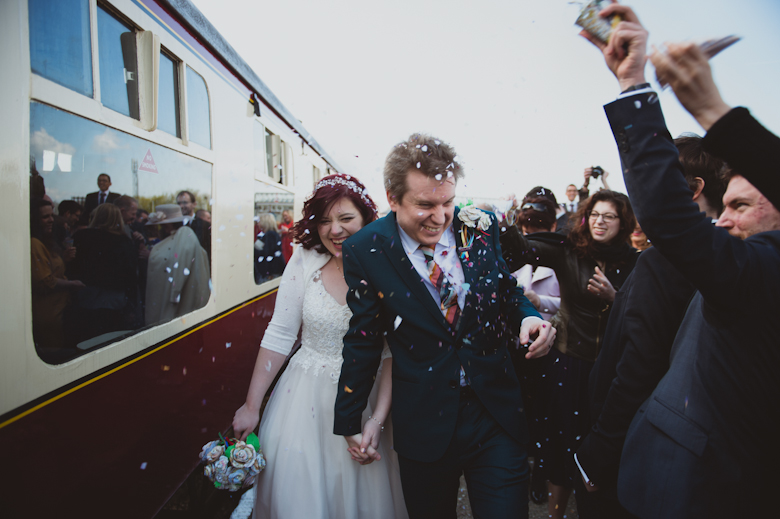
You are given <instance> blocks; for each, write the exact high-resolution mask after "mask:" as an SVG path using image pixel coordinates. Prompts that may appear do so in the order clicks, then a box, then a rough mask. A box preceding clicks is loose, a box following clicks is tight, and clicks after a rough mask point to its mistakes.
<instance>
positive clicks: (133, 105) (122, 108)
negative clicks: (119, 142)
mask: <svg viewBox="0 0 780 519" xmlns="http://www.w3.org/2000/svg"><path fill="white" fill-rule="evenodd" d="M97 21H98V54H99V55H100V61H99V62H100V100H101V102H102V103H103V105H104V106H107V107H109V108H111V109H112V110H115V111H117V112H119V113H121V114H124V115H127V116H129V117H132V118H133V119H139V118H140V116H139V113H138V65H137V61H136V48H135V33H134V32H133V30H132V28H131V27H128V26H127V25H125V24H124V23H122V22H120V21H119V20H118V19H116V18H114V17H113V16H112V15H111V14H109V13H108V12H107V11H106V10H104V9H103V8H102V7H100V6H98V8H97Z"/></svg>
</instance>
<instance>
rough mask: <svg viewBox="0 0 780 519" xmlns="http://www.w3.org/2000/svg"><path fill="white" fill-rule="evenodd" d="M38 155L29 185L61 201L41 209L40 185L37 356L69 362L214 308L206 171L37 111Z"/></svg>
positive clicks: (103, 130) (33, 126)
mask: <svg viewBox="0 0 780 519" xmlns="http://www.w3.org/2000/svg"><path fill="white" fill-rule="evenodd" d="M30 152H31V168H30V169H31V182H32V184H33V185H34V186H44V185H45V194H46V195H48V197H50V198H51V199H52V201H53V205H50V206H48V209H46V208H44V209H41V207H39V204H40V201H39V200H40V199H41V197H42V196H43V194H44V191H43V190H42V189H37V188H36V189H35V190H34V196H35V197H36V198H35V199H34V200H32V201H31V213H30V217H31V225H32V227H31V228H32V229H33V233H34V234H33V237H35V238H36V240H37V243H36V240H31V251H30V252H31V255H32V262H33V263H32V269H33V280H32V290H33V335H34V339H35V343H36V349H37V350H38V352H39V355H40V356H41V358H43V359H44V360H46V361H47V362H53V363H59V362H64V361H65V360H68V359H70V358H73V357H76V356H78V355H80V354H81V353H84V352H85V351H88V350H90V349H94V348H97V347H101V346H104V345H106V344H109V343H111V342H114V341H117V340H120V339H122V338H124V337H126V336H129V335H132V334H134V333H136V332H137V331H138V330H141V329H143V328H145V327H148V326H151V325H154V324H161V323H164V322H166V321H168V320H170V319H173V318H175V317H178V316H180V315H183V314H184V313H187V312H190V311H193V310H195V309H197V308H200V307H202V306H203V305H205V304H206V303H207V301H208V298H209V293H210V291H209V286H210V282H209V272H210V269H209V260H208V253H209V252H210V251H209V249H210V245H209V244H210V227H211V224H210V222H207V220H210V212H209V211H210V208H211V205H210V201H211V174H212V173H211V169H212V168H211V165H210V164H208V163H206V162H203V161H201V160H198V159H195V158H193V157H190V156H188V155H184V154H181V153H178V152H175V151H172V150H170V149H168V148H164V147H162V146H158V145H156V144H154V143H152V142H148V141H145V140H142V139H139V138H137V137H134V136H131V135H128V134H125V133H123V132H120V131H117V130H114V129H111V128H107V127H105V126H102V125H100V124H97V123H95V122H92V121H89V120H86V119H82V118H80V117H77V116H74V115H72V114H69V113H67V112H63V111H61V110H57V109H55V108H52V107H50V106H47V105H44V104H40V103H31V104H30ZM62 157H65V158H64V159H63V158H62ZM42 166H46V167H42ZM66 166H67V167H66ZM183 172H186V175H183V174H182V173H183ZM37 179H40V181H38V180H37ZM182 193H189V194H190V195H192V199H193V200H194V203H193V204H191V207H190V209H188V211H189V212H190V214H189V215H184V213H183V212H182V210H181V206H180V205H179V204H178V203H177V201H178V200H177V199H178V198H182ZM74 204H75V205H74ZM44 205H46V204H44ZM42 212H43V213H46V214H43V213H42ZM56 212H58V213H59V214H52V213H56ZM79 213H81V215H82V217H81V219H80V218H79V216H78V214H79ZM87 213H89V214H87ZM71 215H76V216H75V217H73V218H71ZM50 218H51V219H52V223H51V226H50V227H49V223H48V222H49V219H50ZM148 222H157V223H156V224H154V225H146V223H148ZM35 233H37V235H36V234H35ZM52 323H53V324H52Z"/></svg>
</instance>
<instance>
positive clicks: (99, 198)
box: [81, 173, 122, 225]
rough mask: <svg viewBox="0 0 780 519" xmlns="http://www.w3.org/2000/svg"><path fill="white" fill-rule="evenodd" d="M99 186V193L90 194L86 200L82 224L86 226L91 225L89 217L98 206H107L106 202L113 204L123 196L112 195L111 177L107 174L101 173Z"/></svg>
mask: <svg viewBox="0 0 780 519" xmlns="http://www.w3.org/2000/svg"><path fill="white" fill-rule="evenodd" d="M97 185H98V189H99V191H95V192H94V193H89V194H88V195H87V197H86V199H85V200H84V211H83V212H82V213H81V218H82V223H83V224H84V225H86V224H88V223H89V216H90V214H92V211H94V210H95V208H96V207H97V206H99V205H101V204H105V203H106V202H108V203H112V202H113V201H114V200H116V199H117V198H119V197H120V196H122V195H120V194H119V193H112V192H111V191H109V188H110V187H111V177H110V176H108V174H107V173H101V174H100V175H98V178H97Z"/></svg>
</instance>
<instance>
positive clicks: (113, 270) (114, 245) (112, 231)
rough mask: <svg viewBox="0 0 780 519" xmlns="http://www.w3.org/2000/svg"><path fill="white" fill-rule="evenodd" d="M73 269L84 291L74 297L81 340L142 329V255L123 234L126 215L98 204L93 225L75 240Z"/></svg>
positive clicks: (112, 206)
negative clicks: (139, 312) (138, 318)
mask: <svg viewBox="0 0 780 519" xmlns="http://www.w3.org/2000/svg"><path fill="white" fill-rule="evenodd" d="M73 241H74V245H75V246H76V260H75V261H74V266H73V271H74V276H75V278H76V279H79V280H81V282H82V283H84V284H85V285H86V288H84V289H83V290H81V291H80V292H79V293H78V295H77V297H76V309H75V313H74V316H73V319H72V320H73V323H74V329H75V336H76V341H77V342H83V341H86V340H88V339H92V338H94V337H97V336H99V335H103V334H106V333H111V332H116V331H120V330H132V329H134V328H136V327H137V326H139V325H140V323H137V322H136V320H135V319H134V315H135V314H134V311H135V305H136V303H137V300H138V252H137V250H136V247H135V245H134V244H133V241H132V240H131V239H130V238H129V237H128V236H127V235H126V234H125V232H124V221H123V220H122V212H121V211H120V210H119V208H118V207H117V206H115V205H113V204H100V205H99V206H98V207H97V208H96V209H95V210H94V211H93V212H92V214H91V216H90V219H89V227H87V228H86V229H82V230H80V231H78V232H77V233H76V234H75V235H74V237H73Z"/></svg>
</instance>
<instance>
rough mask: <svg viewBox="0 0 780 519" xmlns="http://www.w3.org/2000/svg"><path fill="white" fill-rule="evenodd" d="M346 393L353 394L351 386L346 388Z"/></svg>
mask: <svg viewBox="0 0 780 519" xmlns="http://www.w3.org/2000/svg"><path fill="white" fill-rule="evenodd" d="M344 391H346V392H347V393H351V392H352V390H351V389H350V388H349V386H344Z"/></svg>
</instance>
